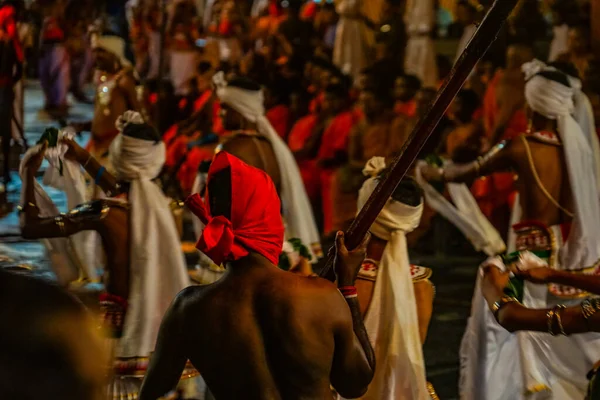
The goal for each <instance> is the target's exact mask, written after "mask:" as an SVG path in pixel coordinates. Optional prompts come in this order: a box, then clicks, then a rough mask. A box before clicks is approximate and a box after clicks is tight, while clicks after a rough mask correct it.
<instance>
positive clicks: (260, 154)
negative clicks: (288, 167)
mask: <svg viewBox="0 0 600 400" xmlns="http://www.w3.org/2000/svg"><path fill="white" fill-rule="evenodd" d="M222 149H223V150H224V151H226V152H228V153H229V154H232V155H234V156H236V157H237V158H239V159H240V160H242V161H244V162H245V163H246V164H248V165H251V166H253V167H256V168H258V169H261V170H263V171H265V172H266V173H267V174H268V175H269V176H270V177H271V179H272V180H273V183H274V184H275V188H276V189H277V192H278V193H280V190H281V173H280V171H279V164H277V157H276V156H275V151H274V150H273V146H272V145H271V143H270V142H269V141H268V140H267V139H266V138H264V137H263V136H259V135H248V134H236V135H233V136H231V137H230V138H228V139H227V140H226V141H225V142H223V144H222Z"/></svg>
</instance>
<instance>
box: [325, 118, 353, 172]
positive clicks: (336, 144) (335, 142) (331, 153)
mask: <svg viewBox="0 0 600 400" xmlns="http://www.w3.org/2000/svg"><path fill="white" fill-rule="evenodd" d="M356 121H357V116H356V115H355V114H354V113H353V112H352V111H345V112H343V113H340V114H338V115H337V116H336V117H335V118H334V119H333V121H331V123H330V124H329V126H328V127H327V129H325V131H324V132H323V139H322V141H321V146H320V147H319V154H318V156H317V158H318V159H319V160H328V159H332V158H334V157H335V155H336V154H337V153H339V152H341V151H344V152H345V151H348V140H349V138H350V131H351V130H352V127H353V126H354V124H355V123H356Z"/></svg>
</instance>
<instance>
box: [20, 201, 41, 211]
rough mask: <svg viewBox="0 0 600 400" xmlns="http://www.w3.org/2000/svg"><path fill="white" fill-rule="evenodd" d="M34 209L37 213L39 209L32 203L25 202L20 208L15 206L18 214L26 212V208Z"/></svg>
mask: <svg viewBox="0 0 600 400" xmlns="http://www.w3.org/2000/svg"><path fill="white" fill-rule="evenodd" d="M30 207H31V208H35V209H36V210H38V212H39V211H40V208H39V207H38V206H36V205H35V204H33V203H32V202H30V201H29V202H27V203H25V204H24V205H22V206H17V210H19V212H20V213H23V212H25V210H27V209H28V208H30Z"/></svg>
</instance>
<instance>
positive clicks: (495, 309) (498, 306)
mask: <svg viewBox="0 0 600 400" xmlns="http://www.w3.org/2000/svg"><path fill="white" fill-rule="evenodd" d="M518 302H519V300H517V299H516V298H514V297H512V296H502V297H501V298H500V300H498V301H496V302H495V303H494V304H492V313H493V314H494V318H495V319H496V321H498V314H499V313H500V310H502V308H503V307H504V306H505V305H507V304H509V303H518Z"/></svg>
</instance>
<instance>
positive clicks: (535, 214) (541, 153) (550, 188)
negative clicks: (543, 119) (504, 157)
mask: <svg viewBox="0 0 600 400" xmlns="http://www.w3.org/2000/svg"><path fill="white" fill-rule="evenodd" d="M527 143H528V145H529V149H530V154H531V161H532V162H530V158H529V156H528V151H527V148H526V146H525V144H524V143H523V141H522V138H520V137H519V138H515V139H514V140H513V142H512V144H511V148H512V149H511V152H510V157H511V159H512V163H513V165H514V166H515V169H516V170H517V171H516V172H517V173H518V175H519V178H518V180H517V189H518V191H519V193H521V196H520V202H521V207H522V209H523V217H522V220H535V221H539V222H543V223H544V224H546V225H547V226H552V225H556V224H560V223H563V222H568V221H570V219H571V218H570V217H569V216H568V215H567V214H566V213H565V212H564V211H561V209H559V208H558V207H557V206H556V204H555V203H554V202H553V201H552V200H551V199H550V198H549V196H548V194H549V195H550V197H552V198H553V199H554V200H556V202H558V204H559V205H560V206H561V207H562V208H564V209H566V210H568V211H572V210H573V199H572V194H571V185H570V183H569V177H568V172H567V166H566V163H565V156H564V149H563V147H562V146H560V145H553V144H548V143H543V142H540V141H538V140H536V139H535V138H531V137H529V138H527ZM532 166H533V168H532ZM536 174H537V176H538V177H539V181H540V182H541V185H539V184H538V183H537V179H536ZM542 187H543V188H542ZM545 192H546V193H545Z"/></svg>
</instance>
